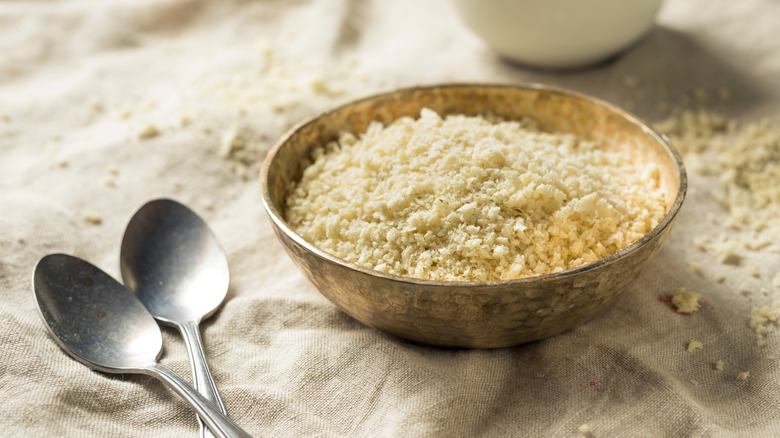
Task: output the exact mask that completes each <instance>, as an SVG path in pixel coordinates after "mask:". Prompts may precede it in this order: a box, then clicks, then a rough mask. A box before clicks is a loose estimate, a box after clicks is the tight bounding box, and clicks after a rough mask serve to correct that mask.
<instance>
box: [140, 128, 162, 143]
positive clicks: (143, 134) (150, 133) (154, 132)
mask: <svg viewBox="0 0 780 438" xmlns="http://www.w3.org/2000/svg"><path fill="white" fill-rule="evenodd" d="M158 135H160V130H159V129H157V127H156V126H154V125H146V127H145V128H143V129H141V131H139V132H138V138H139V139H141V140H146V139H149V138H153V137H157V136H158Z"/></svg>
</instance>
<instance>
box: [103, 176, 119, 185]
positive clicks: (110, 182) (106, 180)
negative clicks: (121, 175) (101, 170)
mask: <svg viewBox="0 0 780 438" xmlns="http://www.w3.org/2000/svg"><path fill="white" fill-rule="evenodd" d="M103 185H104V186H106V187H111V188H114V187H116V179H114V177H113V176H107V177H105V178H103Z"/></svg>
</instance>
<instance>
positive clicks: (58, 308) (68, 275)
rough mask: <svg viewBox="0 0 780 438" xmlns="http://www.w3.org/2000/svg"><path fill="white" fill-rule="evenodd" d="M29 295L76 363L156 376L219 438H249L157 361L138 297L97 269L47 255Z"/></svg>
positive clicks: (151, 326)
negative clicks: (187, 404)
mask: <svg viewBox="0 0 780 438" xmlns="http://www.w3.org/2000/svg"><path fill="white" fill-rule="evenodd" d="M32 288H33V294H34V295H35V299H36V303H37V305H38V310H39V311H40V313H41V317H42V318H43V322H44V324H45V325H46V327H47V328H48V329H49V331H50V332H51V334H52V335H54V338H55V339H56V340H57V342H58V343H59V344H60V346H61V347H62V348H63V349H64V350H65V351H66V352H67V353H68V354H70V355H71V356H73V357H74V358H75V359H76V360H78V361H79V362H81V363H83V364H84V365H87V366H88V367H91V368H94V369H96V370H98V371H103V372H106V373H116V374H122V373H140V374H146V375H149V376H152V377H156V378H158V379H160V380H162V381H163V382H164V383H165V384H167V385H168V386H169V387H170V388H171V389H172V390H174V391H175V392H176V393H177V394H179V395H180V396H181V397H182V398H183V399H184V400H185V401H187V403H189V404H190V405H192V407H193V408H195V411H197V413H198V414H199V415H200V418H203V419H204V420H205V422H206V424H208V426H209V427H210V428H211V430H212V431H213V432H214V433H215V434H216V435H218V436H219V437H222V438H236V437H250V435H249V434H248V433H246V432H245V431H244V430H243V429H241V428H240V427H239V426H238V425H236V424H235V423H234V422H233V421H232V420H230V419H229V418H228V417H227V416H226V415H225V414H223V413H222V412H220V411H219V410H218V409H217V408H216V406H214V404H212V403H211V402H210V401H208V400H207V399H206V398H205V397H203V396H202V395H200V394H199V393H198V392H197V391H195V389H194V388H193V387H192V386H190V385H189V384H188V383H187V382H186V381H185V380H184V379H182V378H181V377H180V376H179V375H177V374H176V373H174V372H173V371H172V370H171V369H170V368H168V367H166V366H165V365H161V364H160V363H158V362H157V358H158V357H159V356H160V353H161V352H162V334H161V333H160V327H159V326H158V325H157V323H156V322H155V321H154V318H152V315H150V314H149V312H148V311H147V310H146V308H145V307H144V306H143V304H141V302H140V301H138V299H136V297H135V296H133V294H132V293H131V292H130V291H128V290H127V289H126V288H125V287H124V286H122V285H121V284H120V283H119V282H117V281H116V280H114V279H113V278H111V276H109V275H108V274H106V273H105V272H103V271H101V270H100V269H98V268H97V267H95V266H93V265H91V264H89V263H87V262H85V261H84V260H81V259H79V258H76V257H72V256H68V255H65V254H52V255H48V256H46V257H44V258H42V259H41V260H40V261H38V263H37V264H36V265H35V269H34V270H33V278H32Z"/></svg>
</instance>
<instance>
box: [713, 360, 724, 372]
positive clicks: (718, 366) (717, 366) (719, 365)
mask: <svg viewBox="0 0 780 438" xmlns="http://www.w3.org/2000/svg"><path fill="white" fill-rule="evenodd" d="M723 365H724V364H723V361H722V360H720V359H718V360H717V361H716V362H715V369H716V370H718V371H723Z"/></svg>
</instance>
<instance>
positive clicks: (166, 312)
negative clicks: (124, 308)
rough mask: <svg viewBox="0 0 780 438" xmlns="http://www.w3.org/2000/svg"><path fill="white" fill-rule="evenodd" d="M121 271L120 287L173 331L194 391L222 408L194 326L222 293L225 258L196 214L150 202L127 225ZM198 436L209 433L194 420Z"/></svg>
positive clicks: (224, 290)
mask: <svg viewBox="0 0 780 438" xmlns="http://www.w3.org/2000/svg"><path fill="white" fill-rule="evenodd" d="M120 268H121V271H122V279H123V280H124V283H125V285H126V286H127V287H128V288H129V289H130V290H132V291H133V292H135V293H136V296H137V297H138V299H139V300H141V302H142V303H143V304H144V305H145V306H146V308H147V309H149V312H150V313H151V314H152V316H154V317H155V318H156V319H157V320H158V321H159V322H160V323H162V324H166V325H169V326H173V327H176V328H177V329H178V330H179V332H180V333H181V335H182V337H183V338H184V344H185V346H186V347H187V352H188V353H189V356H190V364H191V366H192V380H193V386H195V388H196V389H197V390H198V391H199V392H200V393H201V394H203V396H204V397H206V398H207V399H209V400H211V401H212V402H213V403H214V404H215V405H217V406H218V407H219V408H220V410H221V411H222V413H226V411H225V406H224V404H223V403H222V400H221V399H220V397H219V393H218V392H217V386H216V384H215V383H214V378H213V377H212V376H211V372H210V371H209V366H208V362H206V354H205V353H204V351H203V341H202V340H201V337H200V332H199V330H198V325H199V324H200V322H201V321H202V320H203V319H205V318H207V317H209V316H211V315H212V314H213V313H214V312H215V311H216V310H217V308H219V306H220V304H222V301H223V300H224V299H225V294H227V290H228V284H229V283H230V274H229V272H228V264H227V258H226V257H225V252H224V251H223V250H222V247H220V245H219V242H218V241H217V238H216V237H215V236H214V233H212V232H211V230H210V229H209V227H208V225H206V223H205V222H204V221H203V220H202V219H201V218H200V217H198V215H196V214H195V213H193V212H192V211H191V210H190V209H189V208H187V207H185V206H184V205H182V204H180V203H178V202H176V201H172V200H169V199H157V200H154V201H150V202H148V203H147V204H145V205H144V206H143V207H141V208H140V209H139V210H138V211H137V212H136V213H135V215H133V218H132V219H130V223H129V224H128V225H127V229H126V230H125V235H124V237H123V239H122V251H121V256H120ZM199 423H200V434H201V436H202V437H208V436H210V435H209V430H208V428H206V427H205V424H204V423H203V420H199Z"/></svg>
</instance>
